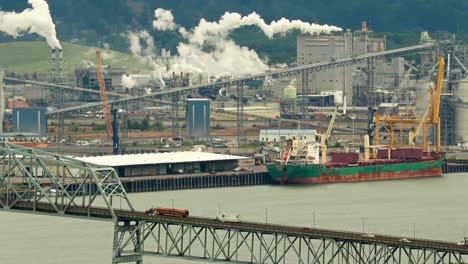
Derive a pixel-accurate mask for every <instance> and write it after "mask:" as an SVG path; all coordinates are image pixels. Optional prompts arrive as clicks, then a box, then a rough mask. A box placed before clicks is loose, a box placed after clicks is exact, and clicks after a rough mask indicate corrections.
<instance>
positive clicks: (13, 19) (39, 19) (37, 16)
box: [0, 0, 62, 49]
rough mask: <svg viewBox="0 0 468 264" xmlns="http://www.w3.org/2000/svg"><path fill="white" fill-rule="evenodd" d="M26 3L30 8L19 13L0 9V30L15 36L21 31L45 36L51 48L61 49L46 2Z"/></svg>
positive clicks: (39, 0)
mask: <svg viewBox="0 0 468 264" xmlns="http://www.w3.org/2000/svg"><path fill="white" fill-rule="evenodd" d="M28 3H29V4H30V5H31V7H32V8H27V9H25V10H24V11H23V12H21V13H15V12H3V11H0V32H4V33H6V34H8V35H11V36H13V37H15V38H16V37H19V36H21V35H22V34H23V33H36V34H38V35H40V36H43V37H45V38H46V40H47V43H48V44H49V46H50V47H51V48H53V49H55V48H57V49H61V48H62V46H61V45H60V42H59V40H58V39H57V34H56V32H55V24H54V22H53V21H52V17H51V15H50V10H49V5H48V4H47V2H46V1H45V0H28Z"/></svg>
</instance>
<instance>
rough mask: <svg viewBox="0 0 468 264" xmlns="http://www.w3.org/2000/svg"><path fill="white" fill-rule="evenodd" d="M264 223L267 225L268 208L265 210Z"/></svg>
mask: <svg viewBox="0 0 468 264" xmlns="http://www.w3.org/2000/svg"><path fill="white" fill-rule="evenodd" d="M265 223H266V224H268V208H265Z"/></svg>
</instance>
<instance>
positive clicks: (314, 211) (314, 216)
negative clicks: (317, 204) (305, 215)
mask: <svg viewBox="0 0 468 264" xmlns="http://www.w3.org/2000/svg"><path fill="white" fill-rule="evenodd" d="M313 223H314V228H315V210H314V222H313Z"/></svg>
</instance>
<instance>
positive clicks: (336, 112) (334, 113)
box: [320, 104, 338, 163]
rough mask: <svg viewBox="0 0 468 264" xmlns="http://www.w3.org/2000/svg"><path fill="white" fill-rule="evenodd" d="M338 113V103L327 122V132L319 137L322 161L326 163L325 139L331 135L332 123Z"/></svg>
mask: <svg viewBox="0 0 468 264" xmlns="http://www.w3.org/2000/svg"><path fill="white" fill-rule="evenodd" d="M337 114H338V104H336V105H335V110H334V111H333V114H332V117H331V119H330V123H328V127H327V132H325V134H323V135H321V137H320V148H321V149H322V163H327V155H328V153H327V142H326V141H327V140H328V138H329V137H330V135H331V132H332V129H333V125H334V124H335V119H336V115H337Z"/></svg>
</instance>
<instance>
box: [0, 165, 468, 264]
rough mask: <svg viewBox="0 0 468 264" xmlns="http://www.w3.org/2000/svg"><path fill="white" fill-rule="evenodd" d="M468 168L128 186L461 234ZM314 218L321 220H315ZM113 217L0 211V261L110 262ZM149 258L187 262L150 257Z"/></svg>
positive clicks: (310, 221) (347, 226) (261, 216)
mask: <svg viewBox="0 0 468 264" xmlns="http://www.w3.org/2000/svg"><path fill="white" fill-rule="evenodd" d="M467 186H468V174H446V175H444V176H443V177H439V178H426V179H409V180H392V181H380V182H361V183H337V184H324V185H308V186H305V185H304V186H252V187H237V188H215V189H197V190H181V191H164V192H154V193H139V194H130V199H131V200H132V203H133V205H134V207H135V208H137V209H139V210H145V209H147V208H149V207H151V206H165V207H169V206H172V204H173V205H174V207H176V208H187V209H189V210H190V214H191V215H198V216H213V217H214V216H216V215H217V214H218V212H219V211H220V209H221V211H222V212H230V213H238V214H240V215H241V217H242V219H244V220H248V221H259V222H265V221H267V222H269V223H278V224H288V225H299V226H307V227H313V226H314V222H315V226H316V227H318V228H331V229H339V230H347V231H356V232H362V231H363V229H364V232H366V233H382V234H391V235H398V236H404V237H408V238H412V237H414V236H416V237H420V238H430V239H437V240H448V241H454V242H455V241H459V240H461V239H462V238H463V236H464V235H465V233H467V234H468V221H467V220H468V205H467V203H466V201H467V199H466V198H467ZM314 219H315V221H314ZM112 239H113V225H112V223H111V222H100V221H88V220H81V219H70V218H62V217H50V216H40V215H31V214H23V213H9V212H0V263H2V264H9V263H37V264H43V263H47V264H49V263H50V264H68V263H70V264H71V263H86V264H88V263H90V264H91V263H92V264H94V263H96V264H98V263H99V264H101V263H111V256H112ZM144 260H145V263H167V264H172V263H187V261H180V260H178V261H176V260H172V259H166V258H150V257H145V258H144Z"/></svg>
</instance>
